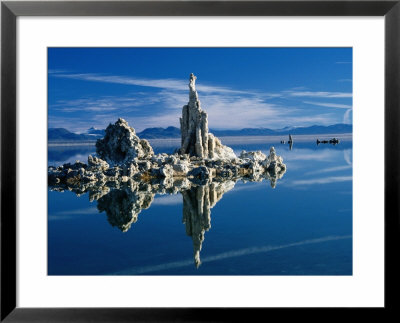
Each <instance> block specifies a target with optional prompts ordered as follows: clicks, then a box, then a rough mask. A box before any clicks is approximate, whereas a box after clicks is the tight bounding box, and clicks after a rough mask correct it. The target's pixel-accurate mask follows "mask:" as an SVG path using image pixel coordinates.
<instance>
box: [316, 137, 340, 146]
mask: <svg viewBox="0 0 400 323" xmlns="http://www.w3.org/2000/svg"><path fill="white" fill-rule="evenodd" d="M339 143H340V140H339V139H338V138H332V139H330V140H319V139H317V146H318V145H319V144H332V145H334V146H335V145H337V144H339Z"/></svg>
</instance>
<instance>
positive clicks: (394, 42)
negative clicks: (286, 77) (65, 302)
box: [0, 0, 400, 322]
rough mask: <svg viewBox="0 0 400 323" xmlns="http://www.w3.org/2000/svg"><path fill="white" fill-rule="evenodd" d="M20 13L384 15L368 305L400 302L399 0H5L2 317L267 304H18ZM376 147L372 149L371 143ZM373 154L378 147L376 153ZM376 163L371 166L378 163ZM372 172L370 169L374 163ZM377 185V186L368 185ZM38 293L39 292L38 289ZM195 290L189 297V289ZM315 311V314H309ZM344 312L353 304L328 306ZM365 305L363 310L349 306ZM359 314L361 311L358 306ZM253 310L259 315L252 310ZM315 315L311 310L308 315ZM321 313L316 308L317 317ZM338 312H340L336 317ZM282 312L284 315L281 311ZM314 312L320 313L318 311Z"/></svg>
mask: <svg viewBox="0 0 400 323" xmlns="http://www.w3.org/2000/svg"><path fill="white" fill-rule="evenodd" d="M19 16H384V18H385V112H384V113H385V156H384V158H385V179H384V180H385V306H384V308H382V309H381V308H379V309H378V308H375V309H367V310H365V309H364V313H367V315H368V316H369V317H370V318H373V317H374V316H375V315H376V318H378V317H379V319H380V320H381V319H382V316H381V315H383V314H385V315H386V314H388V313H390V314H393V313H392V312H394V311H397V307H398V305H399V303H398V300H399V297H398V296H397V294H398V288H399V272H398V265H397V258H398V256H399V254H400V253H399V249H400V248H399V246H400V241H399V240H400V239H399V236H400V235H399V231H400V229H399V228H400V219H399V204H400V202H399V201H400V199H399V197H400V195H399V180H400V174H399V165H400V147H399V146H400V144H399V142H400V136H399V125H400V123H399V121H400V113H399V111H400V0H395V1H387V0H380V1H368V0H361V1H332V0H331V1H329V0H328V1H323V0H318V1H273V0H272V1H268V0H262V1H78V2H77V1H73V2H72V1H62V2H59V1H42V2H39V1H29V2H28V1H26V2H24V1H2V3H1V286H0V287H1V294H0V296H1V304H0V305H1V307H0V309H1V317H0V320H1V321H2V322H3V321H4V322H31V321H35V322H91V321H96V322H130V321H135V322H142V321H145V322H161V321H163V322H165V321H168V322H169V321H174V322H182V321H184V322H186V321H198V322H199V321H227V322H232V321H237V320H242V319H241V318H240V317H241V315H246V316H247V318H248V320H250V321H251V320H252V319H251V317H254V320H256V317H257V316H258V315H262V316H261V317H264V318H265V319H267V317H266V316H264V315H265V314H266V313H265V311H266V310H271V311H275V312H277V313H276V314H278V315H281V314H282V312H283V311H288V312H289V313H291V314H293V312H296V314H295V315H297V313H299V314H300V315H304V316H306V317H307V318H308V319H312V317H313V315H315V311H317V312H318V310H316V309H311V308H308V309H295V308H290V309H289V308H283V309H282V308H281V309H277V308H275V309H270V308H268V309H260V308H258V309H256V308H252V309H249V308H247V309H244V308H235V309H229V308H212V309H211V308H57V309H55V308H53V309H51V308H18V307H16V299H17V290H16V288H17V286H16V269H17V265H16V241H17V235H16V207H17V204H16V203H17V202H16V201H17V199H16V198H17V196H16V190H17V186H16V185H17V183H16V162H17V156H16V134H17V124H16V113H17V110H16V81H17V80H16V36H17V33H16V19H17V17H19ZM371 149H373V147H372V148H371ZM371 153H373V151H371ZM371 167H374V166H373V165H372V166H371ZM372 171H373V169H372ZM371 185H372V184H371ZM38 292H40V291H38ZM189 296H190V295H189ZM309 310H313V311H314V312H313V313H309ZM323 310H324V311H325V312H324V313H323V314H328V313H329V314H328V315H332V316H333V317H335V315H337V317H338V318H339V317H341V315H346V314H344V313H347V314H349V311H351V310H350V309H341V310H345V312H344V313H342V312H340V311H339V312H340V313H339V314H337V313H338V312H337V310H340V309H335V311H333V309H323ZM352 310H360V309H352ZM358 312H359V311H358ZM253 315H254V316H253ZM310 315H311V316H310ZM318 315H319V314H317V316H318ZM339 315H340V316H339ZM282 318H283V317H282ZM315 318H317V317H315Z"/></svg>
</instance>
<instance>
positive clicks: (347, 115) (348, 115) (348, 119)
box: [343, 109, 352, 124]
mask: <svg viewBox="0 0 400 323" xmlns="http://www.w3.org/2000/svg"><path fill="white" fill-rule="evenodd" d="M351 112H352V109H348V110H347V111H346V112H345V113H344V115H343V123H347V124H349V123H351Z"/></svg>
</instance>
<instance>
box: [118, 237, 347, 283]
mask: <svg viewBox="0 0 400 323" xmlns="http://www.w3.org/2000/svg"><path fill="white" fill-rule="evenodd" d="M351 238H352V236H351V235H346V236H328V237H323V238H317V239H309V240H303V241H299V242H293V243H288V244H284V245H278V246H261V247H251V248H244V249H238V250H232V251H228V252H223V253H220V254H217V255H214V256H208V257H204V258H202V259H201V261H202V262H203V263H206V262H212V261H220V260H225V259H229V258H235V257H243V256H247V255H254V254H261V253H267V252H271V251H276V250H280V249H286V248H291V247H299V246H304V245H309V244H317V243H323V242H328V241H337V240H343V239H351ZM187 266H193V260H192V259H190V260H189V259H188V260H182V261H175V262H169V263H164V264H159V265H152V266H146V267H139V268H131V269H125V270H123V271H119V272H114V273H111V274H112V275H137V274H146V273H151V272H156V271H163V270H170V269H175V268H181V267H187Z"/></svg>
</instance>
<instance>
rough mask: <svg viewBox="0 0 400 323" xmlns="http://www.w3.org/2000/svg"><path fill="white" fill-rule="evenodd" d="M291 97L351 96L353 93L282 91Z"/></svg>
mask: <svg viewBox="0 0 400 323" xmlns="http://www.w3.org/2000/svg"><path fill="white" fill-rule="evenodd" d="M283 93H286V94H287V95H288V96H292V97H310V98H352V97H353V93H347V92H311V91H284V92H283Z"/></svg>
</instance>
